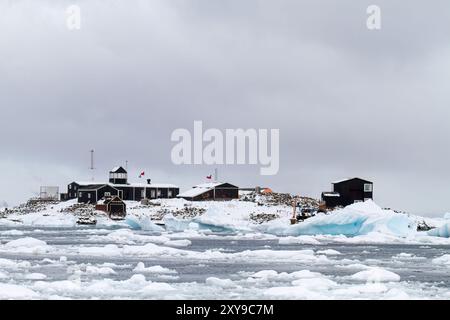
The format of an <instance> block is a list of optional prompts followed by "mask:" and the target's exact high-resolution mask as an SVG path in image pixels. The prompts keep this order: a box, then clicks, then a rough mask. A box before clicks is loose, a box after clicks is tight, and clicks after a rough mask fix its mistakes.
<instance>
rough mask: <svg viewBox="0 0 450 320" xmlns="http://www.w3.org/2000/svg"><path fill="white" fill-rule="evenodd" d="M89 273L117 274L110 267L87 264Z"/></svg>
mask: <svg viewBox="0 0 450 320" xmlns="http://www.w3.org/2000/svg"><path fill="white" fill-rule="evenodd" d="M86 273H87V274H102V275H107V274H116V272H115V271H114V270H113V269H112V268H110V267H96V266H87V267H86Z"/></svg>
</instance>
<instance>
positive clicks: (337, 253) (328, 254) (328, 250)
mask: <svg viewBox="0 0 450 320" xmlns="http://www.w3.org/2000/svg"><path fill="white" fill-rule="evenodd" d="M317 253H319V254H325V255H327V256H336V255H340V254H341V253H340V252H339V251H337V250H333V249H327V250H319V251H317Z"/></svg>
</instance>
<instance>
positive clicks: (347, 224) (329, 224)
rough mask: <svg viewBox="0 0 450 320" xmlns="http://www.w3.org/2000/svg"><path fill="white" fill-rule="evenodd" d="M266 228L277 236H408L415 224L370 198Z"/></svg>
mask: <svg viewBox="0 0 450 320" xmlns="http://www.w3.org/2000/svg"><path fill="white" fill-rule="evenodd" d="M262 227H263V228H265V231H266V232H268V233H272V234H276V235H291V236H296V235H345V236H357V235H366V234H369V233H374V232H377V233H382V234H389V235H394V236H398V237H407V236H410V235H412V234H414V233H416V229H417V228H416V223H415V221H414V220H413V219H411V218H410V217H408V216H407V215H405V214H399V213H395V212H393V211H390V210H383V209H381V208H380V207H379V206H377V205H376V204H375V203H374V202H373V201H372V200H368V201H366V202H361V203H355V204H352V205H350V206H348V207H345V208H343V209H340V210H335V211H333V212H331V213H330V214H328V215H326V214H319V215H317V216H314V217H312V218H309V219H307V220H305V221H303V222H300V223H298V224H295V225H288V222H287V221H284V220H277V221H273V222H271V223H270V222H269V223H267V224H266V225H265V226H262Z"/></svg>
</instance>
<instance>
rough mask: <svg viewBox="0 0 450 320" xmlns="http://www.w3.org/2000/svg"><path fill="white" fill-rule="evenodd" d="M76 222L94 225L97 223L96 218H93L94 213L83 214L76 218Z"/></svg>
mask: <svg viewBox="0 0 450 320" xmlns="http://www.w3.org/2000/svg"><path fill="white" fill-rule="evenodd" d="M77 224H80V225H94V224H97V219H96V218H95V216H94V215H83V216H80V217H79V218H78V220H77Z"/></svg>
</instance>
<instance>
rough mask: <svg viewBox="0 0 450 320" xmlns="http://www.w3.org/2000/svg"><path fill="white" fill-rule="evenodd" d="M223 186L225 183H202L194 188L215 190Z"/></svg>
mask: <svg viewBox="0 0 450 320" xmlns="http://www.w3.org/2000/svg"><path fill="white" fill-rule="evenodd" d="M221 184H224V183H223V182H207V183H201V184H198V185H196V186H194V188H210V189H211V188H215V187H218V186H220V185H221Z"/></svg>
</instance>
